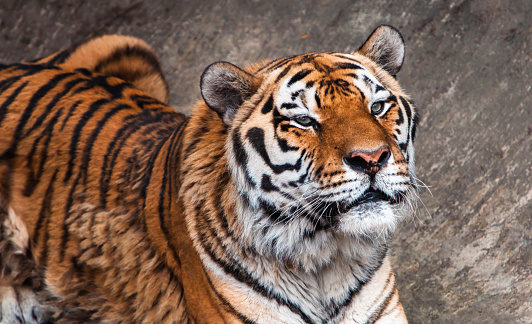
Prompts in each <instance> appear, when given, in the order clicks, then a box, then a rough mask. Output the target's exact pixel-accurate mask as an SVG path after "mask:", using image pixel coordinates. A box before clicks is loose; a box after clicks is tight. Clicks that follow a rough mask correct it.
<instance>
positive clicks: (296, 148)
mask: <svg viewBox="0 0 532 324" xmlns="http://www.w3.org/2000/svg"><path fill="white" fill-rule="evenodd" d="M403 58H404V43H403V39H402V37H401V35H400V34H399V32H398V31H397V30H396V29H394V28H393V27H389V26H380V27H378V28H377V29H376V30H375V31H374V32H373V33H372V34H371V36H370V37H369V38H368V40H367V41H366V42H365V43H364V45H362V47H360V49H359V50H358V51H356V52H354V53H351V54H340V53H310V54H305V55H300V56H293V57H287V58H282V59H279V60H274V61H270V62H267V63H264V64H262V65H258V66H254V67H251V68H248V69H245V70H242V69H240V68H238V67H236V66H234V65H232V64H230V63H226V62H218V63H214V64H212V65H210V66H209V67H208V68H207V69H206V70H205V72H204V74H203V76H202V80H201V88H202V96H203V98H204V100H205V102H206V104H207V105H208V106H209V107H210V108H211V109H213V110H214V111H216V112H217V113H218V115H219V116H220V117H221V119H222V120H223V122H224V123H225V124H226V125H227V127H228V133H227V134H228V136H227V141H226V157H227V159H228V163H229V170H230V172H231V174H232V177H233V180H234V183H235V184H236V188H237V191H238V195H239V203H238V204H237V206H238V211H239V212H238V213H237V214H238V217H239V219H238V222H237V223H238V226H239V231H240V232H241V233H242V237H243V242H248V243H249V244H250V245H251V246H252V247H253V248H254V249H255V250H257V251H260V253H263V254H265V255H272V256H274V257H277V258H281V259H286V260H291V262H296V263H297V264H299V265H301V266H305V267H307V268H313V267H315V266H319V265H323V264H327V263H329V262H330V261H331V260H332V259H333V258H335V257H336V256H338V255H340V254H351V255H352V254H353V253H358V252H357V251H358V250H359V249H361V248H360V246H361V244H359V243H360V242H364V241H375V240H377V239H378V238H384V239H385V238H386V237H387V235H388V234H389V233H391V232H392V231H393V230H394V229H395V224H396V221H397V220H398V219H399V218H400V217H402V216H403V215H405V214H407V213H409V212H410V206H411V204H412V200H413V196H414V195H415V180H414V179H415V177H414V148H413V140H414V136H415V122H416V113H415V111H414V110H413V107H412V106H411V105H410V104H409V102H408V97H407V96H406V95H405V94H404V93H403V91H402V89H401V87H400V86H399V84H398V82H397V80H396V79H395V75H396V73H397V72H398V71H399V70H400V68H401V66H402V63H403ZM357 242H358V243H357ZM357 249H358V250H357Z"/></svg>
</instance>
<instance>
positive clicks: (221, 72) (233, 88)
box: [200, 62, 259, 124]
mask: <svg viewBox="0 0 532 324" xmlns="http://www.w3.org/2000/svg"><path fill="white" fill-rule="evenodd" d="M200 87H201V95H202V97H203V100H205V103H206V104H207V106H209V108H211V109H212V110H214V111H216V112H217V113H218V115H219V116H220V118H222V120H223V122H224V123H225V124H230V123H231V121H232V120H233V118H234V116H235V114H236V112H237V110H238V108H240V106H241V105H242V104H243V103H244V101H246V100H247V99H249V98H250V97H251V96H252V95H253V94H254V93H255V92H256V91H257V89H258V87H259V79H258V78H256V77H254V76H253V75H251V74H249V73H247V72H246V71H244V70H242V69H240V68H238V67H237V66H234V65H233V64H231V63H227V62H216V63H213V64H211V65H209V66H208V67H207V68H206V69H205V71H204V72H203V75H202V76H201V81H200Z"/></svg>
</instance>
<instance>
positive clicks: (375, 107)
mask: <svg viewBox="0 0 532 324" xmlns="http://www.w3.org/2000/svg"><path fill="white" fill-rule="evenodd" d="M383 109H384V102H382V101H377V102H374V103H373V104H372V105H371V113H372V114H373V115H378V114H380V113H381V112H382V110H383Z"/></svg>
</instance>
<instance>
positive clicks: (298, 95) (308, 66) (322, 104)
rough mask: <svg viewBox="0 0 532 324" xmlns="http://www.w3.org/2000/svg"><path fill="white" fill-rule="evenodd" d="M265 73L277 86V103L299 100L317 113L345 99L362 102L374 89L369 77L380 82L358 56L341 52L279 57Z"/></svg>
mask: <svg viewBox="0 0 532 324" xmlns="http://www.w3.org/2000/svg"><path fill="white" fill-rule="evenodd" d="M264 72H266V73H268V74H269V75H270V78H269V80H270V82H273V83H272V84H275V85H276V86H275V87H274V88H275V89H276V90H274V91H278V93H277V95H275V97H276V100H275V101H276V102H280V103H281V104H282V105H283V106H286V107H296V106H299V105H298V104H297V102H298V99H300V100H301V101H300V103H301V104H302V106H303V107H304V108H306V109H310V110H311V111H315V112H316V111H317V110H321V109H326V108H327V107H334V106H337V105H338V104H341V103H342V102H344V103H345V104H349V102H350V103H351V104H352V103H353V102H352V100H356V101H357V102H359V103H363V102H365V101H366V96H367V95H370V96H371V92H372V90H371V88H372V86H371V85H369V83H368V80H370V82H373V81H371V79H374V80H375V81H376V82H377V83H378V81H377V80H376V79H375V78H373V77H372V76H371V73H369V71H368V70H367V69H366V68H364V66H363V65H362V63H361V62H360V61H358V60H357V59H356V57H355V56H352V55H347V54H339V53H310V54H305V55H301V56H295V57H289V58H284V59H279V60H277V61H274V62H272V63H270V64H269V66H266V67H265V68H264ZM272 90H273V89H272ZM364 92H368V93H366V94H364ZM309 100H310V102H309ZM345 100H348V102H345ZM309 103H310V105H309ZM313 103H315V104H313Z"/></svg>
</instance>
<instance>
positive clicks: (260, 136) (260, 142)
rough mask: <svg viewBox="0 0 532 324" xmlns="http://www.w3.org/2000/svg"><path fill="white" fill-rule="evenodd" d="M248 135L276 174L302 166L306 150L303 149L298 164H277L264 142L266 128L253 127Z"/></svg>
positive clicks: (254, 146)
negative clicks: (271, 157) (272, 159)
mask: <svg viewBox="0 0 532 324" xmlns="http://www.w3.org/2000/svg"><path fill="white" fill-rule="evenodd" d="M246 137H247V138H248V139H249V141H250V143H251V145H252V146H253V148H254V149H255V150H256V151H257V153H259V155H260V156H261V157H262V159H263V160H264V162H265V163H266V164H267V165H268V166H269V167H270V168H271V169H272V171H273V172H275V173H276V174H279V173H282V172H285V171H292V170H296V171H298V170H299V169H300V168H301V163H302V160H303V155H304V154H305V150H303V152H302V155H301V156H300V157H299V159H298V160H297V162H296V164H290V163H285V164H281V165H275V164H273V163H272V162H271V160H270V156H269V154H268V151H267V150H266V144H265V143H264V130H262V129H260V128H258V127H253V128H251V129H250V130H249V131H248V132H247V134H246Z"/></svg>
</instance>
